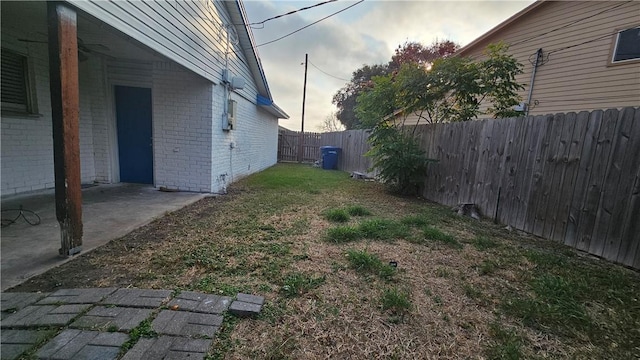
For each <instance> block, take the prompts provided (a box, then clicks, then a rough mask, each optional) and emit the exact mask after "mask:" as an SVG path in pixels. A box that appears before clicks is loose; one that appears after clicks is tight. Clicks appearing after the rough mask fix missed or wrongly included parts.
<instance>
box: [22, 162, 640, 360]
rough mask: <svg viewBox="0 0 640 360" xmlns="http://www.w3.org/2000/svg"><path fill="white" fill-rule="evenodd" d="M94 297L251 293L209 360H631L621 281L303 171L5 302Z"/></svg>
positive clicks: (633, 333) (638, 286) (632, 328)
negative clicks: (255, 309)
mask: <svg viewBox="0 0 640 360" xmlns="http://www.w3.org/2000/svg"><path fill="white" fill-rule="evenodd" d="M354 209H356V210H354ZM358 209H359V210H360V211H358ZM349 211H350V212H351V213H352V215H349V216H348V219H342V220H346V221H345V222H342V223H340V222H336V219H335V218H334V216H332V215H335V213H345V212H346V213H347V214H348V213H349ZM367 211H368V212H370V214H369V215H362V214H359V213H360V212H367ZM353 214H355V215H353ZM390 264H393V265H395V264H397V267H394V266H391V265H390ZM108 286H119V287H128V286H131V287H139V288H168V289H175V290H177V291H180V290H197V291H204V292H210V293H218V294H229V295H233V294H235V293H236V292H238V291H244V292H251V293H255V294H261V295H264V296H265V297H266V299H267V305H266V306H265V308H264V309H263V312H262V314H261V315H260V316H259V317H258V318H256V319H235V318H233V317H227V318H226V319H225V324H224V326H223V329H222V332H221V334H220V336H219V338H218V339H217V340H216V341H215V343H214V345H213V347H212V349H211V351H210V355H209V358H211V359H215V358H227V359H246V358H268V359H282V358H291V359H341V358H344V359H347V358H349V359H367V358H372V359H373V358H375V359H378V358H389V359H458V358H474V359H475V358H505V359H509V358H511V359H517V358H571V357H575V358H594V359H596V358H618V359H619V358H629V359H632V358H640V302H639V300H638V298H639V297H640V280H639V276H638V273H637V272H634V271H631V270H629V269H625V268H623V267H620V266H617V265H614V264H610V263H607V262H604V261H601V260H597V259H593V258H590V257H588V256H584V255H582V254H578V253H576V252H574V251H573V250H571V249H568V248H565V247H563V246H559V245H557V244H554V243H552V242H549V241H545V240H542V239H537V238H534V237H531V236H528V235H523V234H518V233H516V232H514V231H508V230H506V229H504V227H503V226H500V225H494V224H493V223H491V222H490V221H487V220H482V221H476V220H473V219H469V218H463V217H459V216H458V215H456V214H455V213H454V212H452V211H451V210H450V209H448V208H446V207H443V206H440V205H437V204H432V203H429V202H427V201H425V200H423V199H419V198H415V197H414V198H407V197H396V196H393V195H391V194H388V193H387V192H385V191H384V188H383V187H382V185H380V184H377V183H374V182H363V181H356V180H352V179H350V178H349V177H348V174H344V173H339V172H332V171H322V170H319V169H314V168H310V167H303V166H293V165H278V166H276V167H274V168H271V169H269V170H267V171H265V172H263V173H261V174H257V175H254V176H251V177H249V178H247V179H244V180H242V181H240V182H238V183H237V184H235V185H234V186H233V187H232V188H231V189H230V192H229V194H227V195H224V196H216V197H210V198H206V199H203V200H201V201H199V202H198V203H196V204H193V205H192V206H189V207H186V208H184V209H182V210H179V211H176V212H173V213H170V214H167V215H166V216H164V217H162V218H160V219H158V220H156V221H154V222H152V223H151V224H149V225H147V226H144V227H142V228H140V229H137V230H135V231H133V232H132V233H130V234H128V235H126V236H124V237H122V238H120V239H117V240H114V241H112V242H110V243H109V244H107V245H105V246H103V247H100V248H98V249H96V250H94V251H92V252H90V253H86V254H83V255H81V256H79V257H78V258H76V259H74V260H73V261H70V262H68V263H66V264H64V265H62V266H60V267H58V268H55V269H52V270H51V271H48V272H47V273H45V274H42V275H40V276H37V277H35V278H32V279H31V280H29V281H27V282H25V283H24V284H22V285H19V286H17V287H15V288H13V289H11V291H52V290H56V289H59V288H70V287H108Z"/></svg>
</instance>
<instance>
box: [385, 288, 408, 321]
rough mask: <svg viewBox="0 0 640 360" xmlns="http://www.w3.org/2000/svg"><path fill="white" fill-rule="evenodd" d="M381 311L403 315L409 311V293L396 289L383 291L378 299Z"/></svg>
mask: <svg viewBox="0 0 640 360" xmlns="http://www.w3.org/2000/svg"><path fill="white" fill-rule="evenodd" d="M380 306H381V307H382V310H383V311H390V312H391V313H392V314H394V315H404V314H406V313H408V312H409V310H411V300H410V299H409V293H408V292H406V291H402V290H399V289H397V288H391V289H385V290H384V291H383V292H382V296H381V297H380Z"/></svg>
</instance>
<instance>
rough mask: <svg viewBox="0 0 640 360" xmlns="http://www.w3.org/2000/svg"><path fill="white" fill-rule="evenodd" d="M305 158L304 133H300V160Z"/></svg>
mask: <svg viewBox="0 0 640 360" xmlns="http://www.w3.org/2000/svg"><path fill="white" fill-rule="evenodd" d="M303 159H304V133H303V132H301V133H298V162H299V163H301V162H302V160H303Z"/></svg>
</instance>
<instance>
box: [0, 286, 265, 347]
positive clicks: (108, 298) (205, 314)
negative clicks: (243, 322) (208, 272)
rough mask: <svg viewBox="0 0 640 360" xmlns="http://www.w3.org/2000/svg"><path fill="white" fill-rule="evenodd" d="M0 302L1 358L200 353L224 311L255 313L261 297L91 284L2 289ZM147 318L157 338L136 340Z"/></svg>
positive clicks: (249, 314)
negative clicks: (87, 286)
mask: <svg viewBox="0 0 640 360" xmlns="http://www.w3.org/2000/svg"><path fill="white" fill-rule="evenodd" d="M0 303H1V305H2V306H1V310H2V317H1V321H0V327H1V328H2V337H1V340H0V350H1V358H2V359H18V358H20V357H21V356H22V355H24V354H35V356H36V357H37V358H39V359H61V360H64V359H80V360H82V359H102V360H108V359H117V358H118V357H122V359H203V358H204V357H205V356H206V354H207V352H208V351H209V348H210V347H211V344H212V342H213V338H214V337H215V335H216V333H217V332H218V330H219V329H220V326H221V325H222V322H223V320H224V317H223V314H224V312H226V311H230V312H231V313H233V314H234V315H236V316H252V315H256V314H258V313H259V312H260V310H261V307H262V304H263V303H264V298H262V297H260V296H255V295H247V294H238V295H237V296H236V298H235V299H233V298H231V297H228V296H217V295H211V294H203V293H198V292H193V291H183V292H181V293H178V294H175V293H174V292H172V291H170V290H145V289H117V288H92V289H61V290H58V291H56V292H54V293H50V294H49V293H2V294H0ZM234 309H237V310H234ZM144 321H147V323H146V324H148V326H149V328H148V329H147V330H151V331H153V332H154V333H155V334H156V336H155V337H142V338H140V339H138V340H137V342H135V344H133V343H131V342H130V341H129V340H130V339H131V338H130V333H131V331H132V330H133V329H135V328H136V327H138V326H140V325H141V324H142V323H143V322H144ZM147 333H149V331H147ZM125 344H126V345H127V347H124V346H123V345H125ZM127 349H128V350H127Z"/></svg>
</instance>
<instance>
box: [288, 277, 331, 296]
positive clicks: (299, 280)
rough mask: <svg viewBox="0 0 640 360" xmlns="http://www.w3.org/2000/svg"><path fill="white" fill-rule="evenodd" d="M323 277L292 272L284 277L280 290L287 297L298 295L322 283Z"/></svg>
mask: <svg viewBox="0 0 640 360" xmlns="http://www.w3.org/2000/svg"><path fill="white" fill-rule="evenodd" d="M325 279H326V278H325V277H324V276H320V277H313V276H311V275H306V274H302V273H293V274H290V275H289V276H287V277H286V278H285V280H284V284H283V285H282V287H281V288H280V292H281V293H282V294H283V295H284V296H286V297H289V298H292V297H296V296H300V295H302V294H304V293H307V292H309V291H311V290H313V289H315V288H317V287H319V286H320V285H322V284H323V283H324V281H325Z"/></svg>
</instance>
